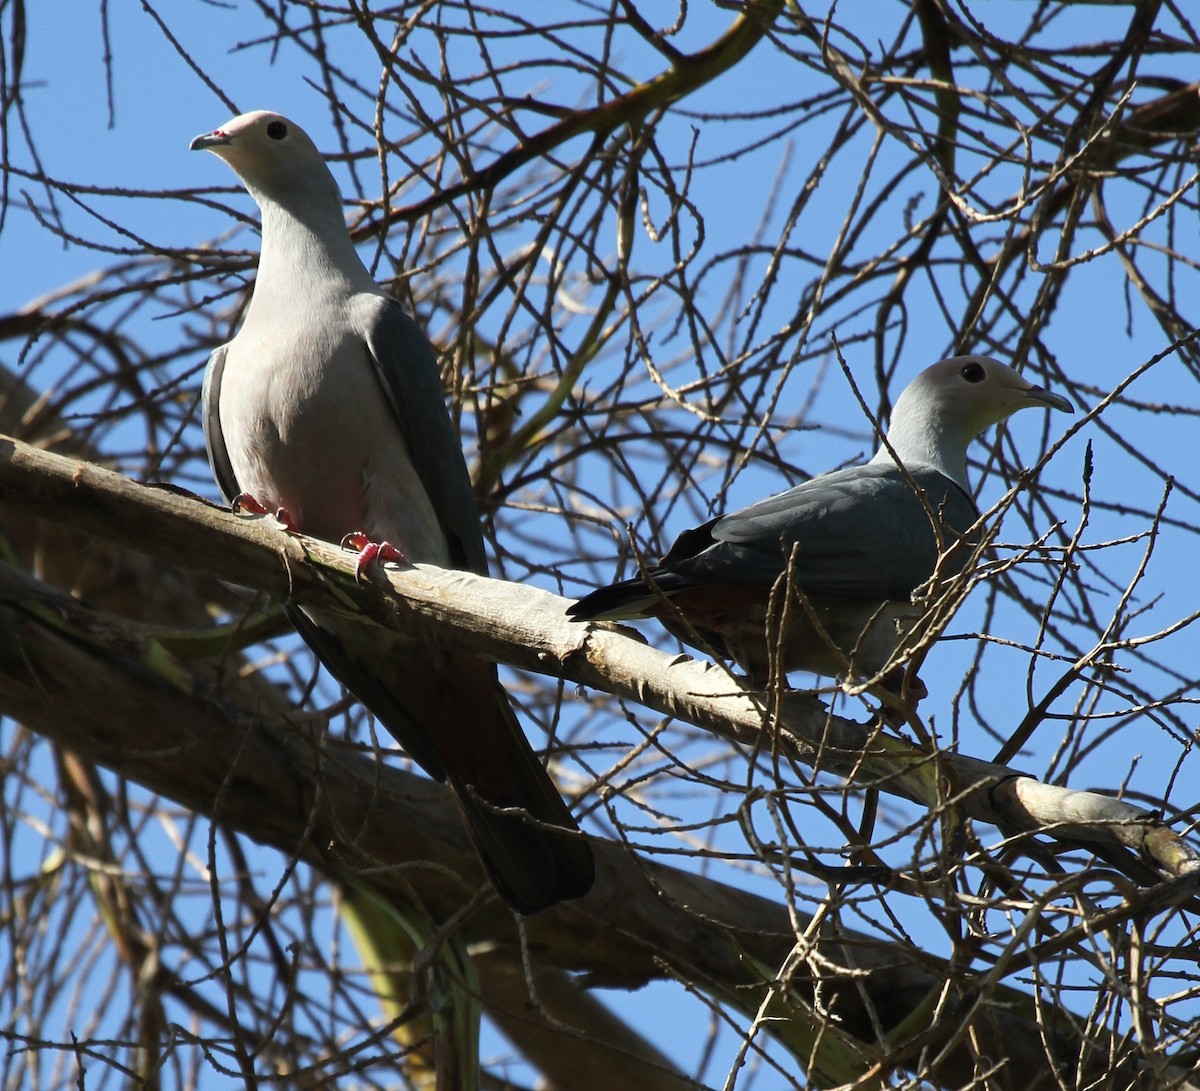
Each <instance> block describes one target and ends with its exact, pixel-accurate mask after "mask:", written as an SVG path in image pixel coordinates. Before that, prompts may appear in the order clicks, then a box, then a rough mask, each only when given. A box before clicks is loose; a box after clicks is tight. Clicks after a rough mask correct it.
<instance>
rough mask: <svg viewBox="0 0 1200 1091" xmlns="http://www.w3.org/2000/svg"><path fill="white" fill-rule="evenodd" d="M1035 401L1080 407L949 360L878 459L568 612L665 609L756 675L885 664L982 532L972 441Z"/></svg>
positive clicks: (790, 496)
mask: <svg viewBox="0 0 1200 1091" xmlns="http://www.w3.org/2000/svg"><path fill="white" fill-rule="evenodd" d="M1031 405H1041V406H1048V407H1049V408H1052V409H1062V410H1064V411H1066V412H1068V413H1070V412H1073V409H1072V406H1071V403H1070V402H1069V401H1067V399H1066V398H1064V397H1062V396H1061V395H1060V394H1053V393H1051V392H1049V391H1047V390H1043V389H1042V388H1041V387H1037V386H1033V385H1032V384H1030V383H1029V382H1028V381H1026V380H1025V379H1023V378H1022V377H1021V376H1020V375H1019V374H1017V372H1015V371H1014V370H1013V369H1012V368H1010V367H1006V366H1005V365H1004V364H1001V363H999V362H998V361H996V360H992V359H989V358H988V357H986V356H958V357H954V358H953V359H949V360H940V361H938V363H936V364H933V365H931V366H930V367H928V368H926V369H925V370H924V371H922V372H921V374H920V375H918V376H917V377H916V378H915V379H914V380H913V381H912V382H911V383H910V384H909V385H908V387H907V388H906V389H905V390H904V392H903V393H902V394H901V395H900V397H899V399H898V400H897V401H896V405H895V408H894V409H893V411H892V417H891V425H890V427H889V428H888V430H887V442H886V443H885V444H884V445H883V446H881V447H880V449H879V451H878V452H877V453H876V454H875V456H874V457H873V458H872V459H871V460H870V462H867V463H865V464H864V465H861V466H852V467H849V468H847V469H843V470H836V471H834V472H833V473H827V474H821V475H819V476H817V477H814V478H812V479H810V480H809V481H805V482H804V483H803V484H800V485H797V486H795V488H791V489H788V490H787V491H786V492H782V493H779V494H778V495H776V496H771V497H768V498H767V499H765V500H760V501H759V502H758V503H756V504H751V505H750V506H749V507H747V508H742V509H741V510H740V511H736V512H733V513H732V514H730V515H723V516H720V517H718V518H716V519H711V520H709V521H708V522H707V523H705V524H704V525H703V526H699V527H696V528H694V529H692V530H688V531H685V532H684V533H683V534H681V535H680V536H679V538H678V539H677V540H676V542H675V544H674V545H673V546H672V547H671V548H670V550H669V551H668V552H667V554H666V556H665V557H663V559H662V560H661V561H659V562H658V564H656V565H654V566H653V567H652V568H649V569H648V570H647V571H646V572H644V573H643V574H642V575H639V576H637V577H635V578H633V579H628V580H624V581H623V582H621V583H616V584H613V585H612V586H609V587H602V588H600V589H599V590H597V591H593V592H592V593H591V594H590V595H588V596H586V597H585V598H583V599H581V600H580V601H579V602H576V603H574V604H573V605H572V606H571V607H570V608H569V610H568V613H569V614H570V615H571V616H572V617H573V618H575V619H577V620H580V621H594V620H599V621H615V620H625V619H631V618H645V617H655V618H658V619H659V620H660V621H661V622H662V623H663V625H665V626H666V628H667V629H668V630H669V631H670V632H672V633H673V634H674V635H675V636H677V637H678V638H679V639H680V640H682V641H683V642H684V643H687V644H691V645H693V646H696V647H699V648H701V649H702V650H705V651H709V652H713V653H716V654H717V655H720V656H723V657H725V658H728V659H732V660H734V661H736V662H737V663H739V664H741V665H742V666H743V667H744V668H745V669H746V670H747V671H748V672H749V673H750V675H751V676H752V677H754V678H760V679H765V678H766V677H768V676H769V675H770V673H771V667H772V658H773V656H777V657H778V659H777V664H776V665H777V666H778V667H779V668H781V669H782V671H784V672H786V671H790V670H806V671H812V672H814V673H817V674H825V675H831V676H834V677H861V678H872V677H875V676H876V675H878V674H879V673H880V671H882V670H883V669H884V668H885V667H886V666H887V664H888V663H889V662H890V661H891V659H892V657H893V655H894V653H895V652H896V651H897V649H898V648H899V647H900V645H901V643H902V641H903V639H904V636H905V633H906V632H907V631H909V630H910V629H911V627H912V625H913V623H914V622H915V621H916V620H917V619H919V618H920V617H921V615H922V610H921V608H920V607H918V606H916V605H914V604H913V602H912V593H913V592H914V591H915V590H916V589H917V588H919V587H920V586H921V585H922V584H924V583H926V582H927V581H928V580H929V579H930V577H932V576H933V575H934V569H935V566H938V558H939V555H941V557H942V560H941V565H940V567H939V568H938V574H939V575H940V576H941V577H943V578H945V577H949V576H953V575H955V574H956V573H957V572H959V571H961V569H962V567H963V565H964V564H965V563H966V561H967V559H968V558H969V557H970V554H971V551H972V549H973V548H974V546H975V545H976V544H977V542H978V534H972V535H968V531H969V530H970V528H971V527H972V524H974V523H975V522H976V520H977V519H978V516H979V513H978V511H977V509H976V507H975V503H974V501H973V500H972V499H971V493H970V487H969V485H968V483H967V447H968V446H969V445H970V443H971V442H972V440H974V439H975V438H976V437H977V436H978V435H979V434H980V433H981V432H983V431H984V430H985V429H987V428H988V427H990V426H991V425H993V424H996V423H998V422H999V421H1002V420H1004V419H1005V418H1006V417H1008V416H1009V415H1010V414H1012V413H1015V412H1016V411H1017V410H1018V409H1022V408H1024V407H1026V406H1031ZM897 459H898V460H899V463H900V465H898V464H897ZM901 465H902V466H903V469H902V468H901ZM789 566H790V568H789ZM785 573H787V574H788V579H784V578H783V577H784V575H785ZM789 587H790V593H789ZM785 603H786V606H785V605H784V604H785ZM781 618H782V632H781V621H780V619H781Z"/></svg>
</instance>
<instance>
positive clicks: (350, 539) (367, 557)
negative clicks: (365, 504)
mask: <svg viewBox="0 0 1200 1091" xmlns="http://www.w3.org/2000/svg"><path fill="white" fill-rule="evenodd" d="M342 548H343V549H353V550H355V551H357V553H358V562H357V563H356V564H355V566H354V582H355V583H362V581H363V575H364V573H365V572H366V571H367V569H369V568H370V567H372V566H373V565H377V564H378V565H382V564H385V563H386V562H388V561H391V562H392V563H393V564H402V565H407V564H408V563H409V562H408V558H407V557H406V556H405V555H404V554H403V553H402V552H401V551H400V550H398V549H397V548H396V547H395V546H394V545H392V543H391V542H373V541H371V539H370V538H369V537H368V536H367V534H366V532H365V531H361V530H355V531H351V532H350V533H349V534H347V535H346V537H344V538H343V539H342Z"/></svg>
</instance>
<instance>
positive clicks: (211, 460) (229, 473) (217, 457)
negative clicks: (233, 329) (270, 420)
mask: <svg viewBox="0 0 1200 1091" xmlns="http://www.w3.org/2000/svg"><path fill="white" fill-rule="evenodd" d="M228 348H229V346H228V345H220V346H218V347H217V348H215V349H213V351H212V355H211V356H209V358H208V367H206V368H205V369H204V385H203V387H202V388H201V392H200V415H201V419H202V421H203V424H204V446H205V448H206V449H207V451H208V464H209V465H210V466H211V467H212V472H213V477H215V478H216V479H217V485H218V486H219V488H220V489H221V492H222V493H223V494H224V496H225V499H226V500H228V501H230V502H231V503H232V501H233V498H234V497H235V496H237V495H238V493H240V492H241V491H242V490H241V489H240V488H239V487H238V483H237V478H236V477H235V476H234V473H233V463H232V462H230V461H229V449H228V448H227V447H226V446H225V433H224V432H223V431H222V430H221V414H220V412H219V411H218V407H219V406H220V403H221V377H222V375H223V374H224V371H225V354H226V350H227V349H228Z"/></svg>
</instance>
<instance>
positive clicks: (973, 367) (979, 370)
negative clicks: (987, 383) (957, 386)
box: [959, 360, 986, 383]
mask: <svg viewBox="0 0 1200 1091" xmlns="http://www.w3.org/2000/svg"><path fill="white" fill-rule="evenodd" d="M959 374H961V375H962V377H963V378H964V379H966V380H967V382H969V383H981V382H983V377H984V375H985V374H986V372H985V371H984V370H983V364H977V363H975V362H974V361H973V360H972V361H971V363H969V364H963V369H962V371H961V372H960V373H959Z"/></svg>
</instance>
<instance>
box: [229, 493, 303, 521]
mask: <svg viewBox="0 0 1200 1091" xmlns="http://www.w3.org/2000/svg"><path fill="white" fill-rule="evenodd" d="M231 507H232V508H233V510H234V511H245V512H249V513H250V514H251V515H273V516H275V518H276V519H278V520H279V521H280V522H281V523H282V524H283V527H284V529H285V530H295V529H296V520H295V519H293V518H292V513H291V512H290V511H288V510H287V508H276V509H275V510H274V511H271V510H270V509H269V508H266V507H264V506H263V505H262V504H260V503H259V502H258V501H257V500H255V499H254V497H253V496H251V495H250V494H249V493H248V492H240V493H238V494H237V496H235V497H234V498H233V504H232V505H231Z"/></svg>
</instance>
